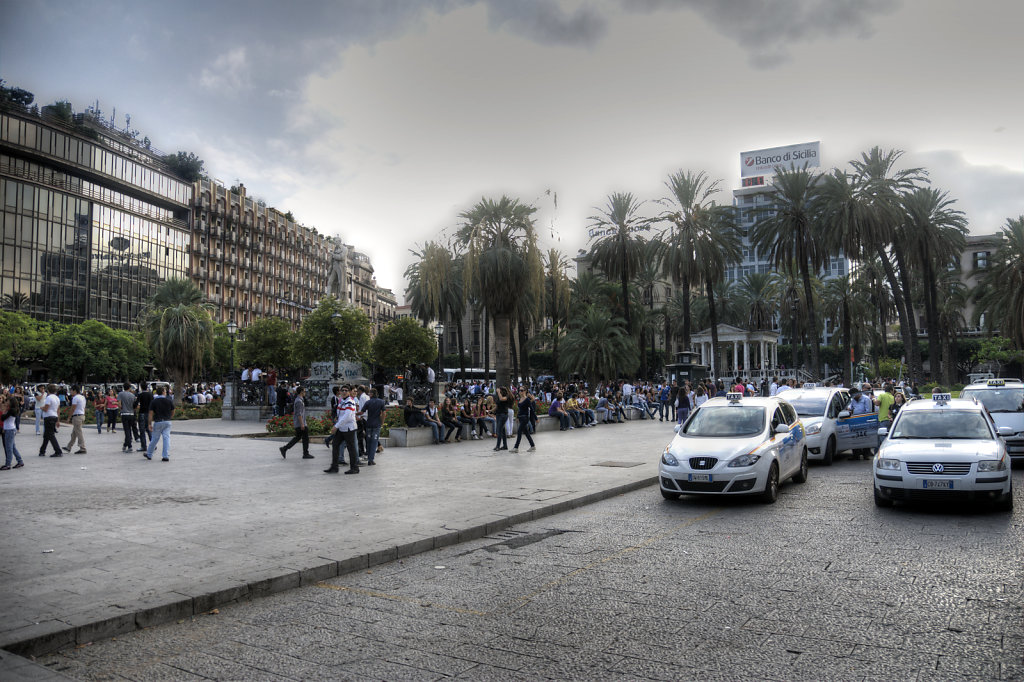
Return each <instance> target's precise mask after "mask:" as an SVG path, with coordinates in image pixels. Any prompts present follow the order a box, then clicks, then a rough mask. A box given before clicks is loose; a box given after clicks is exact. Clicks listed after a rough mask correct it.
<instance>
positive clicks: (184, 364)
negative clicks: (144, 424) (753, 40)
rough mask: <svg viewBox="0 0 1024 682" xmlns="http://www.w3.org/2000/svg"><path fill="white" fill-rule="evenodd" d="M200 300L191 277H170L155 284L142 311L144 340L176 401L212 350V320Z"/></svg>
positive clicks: (179, 398)
mask: <svg viewBox="0 0 1024 682" xmlns="http://www.w3.org/2000/svg"><path fill="white" fill-rule="evenodd" d="M202 301H203V292H202V291H200V289H199V287H198V286H196V285H195V283H194V282H192V280H191V279H186V278H182V279H178V278H171V279H168V280H165V281H164V282H162V283H161V284H160V285H159V286H157V288H156V290H155V291H154V292H153V296H152V297H151V298H150V300H149V303H148V305H147V307H146V309H145V310H144V311H143V327H144V329H145V331H146V342H147V343H148V344H149V346H150V348H152V350H153V355H154V357H155V358H156V360H157V362H158V363H159V364H160V367H161V368H162V369H163V371H164V372H165V373H166V374H167V378H168V379H170V380H171V381H173V382H174V385H175V390H174V395H175V400H178V401H180V400H181V397H182V395H184V391H185V384H186V383H188V382H189V381H190V380H191V379H192V377H193V376H195V375H197V374H198V373H199V372H200V371H201V369H202V367H203V358H204V357H206V356H207V353H210V354H211V355H212V352H213V320H212V318H211V317H210V311H209V309H208V306H207V305H205V304H204V303H203V302H202Z"/></svg>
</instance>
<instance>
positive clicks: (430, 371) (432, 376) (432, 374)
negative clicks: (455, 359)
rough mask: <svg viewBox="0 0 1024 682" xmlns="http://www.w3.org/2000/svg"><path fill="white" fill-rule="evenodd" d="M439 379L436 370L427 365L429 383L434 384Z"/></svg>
mask: <svg viewBox="0 0 1024 682" xmlns="http://www.w3.org/2000/svg"><path fill="white" fill-rule="evenodd" d="M435 379H437V374H436V373H435V372H434V368H433V367H431V366H430V365H427V383H428V384H432V383H434V380H435Z"/></svg>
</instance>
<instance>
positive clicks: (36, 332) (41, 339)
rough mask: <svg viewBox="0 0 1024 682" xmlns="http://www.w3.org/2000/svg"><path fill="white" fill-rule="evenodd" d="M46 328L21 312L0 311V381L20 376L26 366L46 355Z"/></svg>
mask: <svg viewBox="0 0 1024 682" xmlns="http://www.w3.org/2000/svg"><path fill="white" fill-rule="evenodd" d="M46 327H47V325H45V323H40V322H37V321H36V320H34V319H32V318H31V317H29V316H28V315H26V314H24V313H17V312H7V311H0V380H2V381H4V382H10V381H14V380H16V379H20V378H21V377H22V376H24V373H25V367H26V365H28V364H29V363H31V362H32V361H33V360H40V359H43V358H45V357H46V353H47V341H46V338H47V337H46V336H45V335H44V333H43V332H44V331H45V329H46Z"/></svg>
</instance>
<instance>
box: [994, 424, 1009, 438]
mask: <svg viewBox="0 0 1024 682" xmlns="http://www.w3.org/2000/svg"><path fill="white" fill-rule="evenodd" d="M996 431H997V432H998V433H999V437H1000V438H1006V437H1007V436H1012V435H1013V427H1010V426H1000V427H998V428H997V429H996Z"/></svg>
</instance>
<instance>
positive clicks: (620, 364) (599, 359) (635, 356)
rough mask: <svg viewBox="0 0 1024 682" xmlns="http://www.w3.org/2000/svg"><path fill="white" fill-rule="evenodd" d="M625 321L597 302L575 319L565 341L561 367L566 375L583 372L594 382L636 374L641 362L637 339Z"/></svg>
mask: <svg viewBox="0 0 1024 682" xmlns="http://www.w3.org/2000/svg"><path fill="white" fill-rule="evenodd" d="M624 324H625V323H624V321H623V320H622V319H620V318H612V316H611V314H610V313H609V312H608V311H607V310H602V309H600V308H597V307H595V306H591V307H590V308H588V309H587V310H586V311H585V312H584V313H583V314H582V315H580V316H579V317H577V318H576V319H574V320H573V321H572V322H571V323H570V326H569V331H568V333H566V335H565V339H564V340H563V341H562V349H561V353H560V355H559V364H560V367H559V369H560V370H561V372H562V374H563V375H569V374H574V373H576V374H580V375H582V376H584V377H586V378H587V379H588V380H590V381H591V383H594V382H596V381H597V380H598V379H600V378H602V377H603V378H605V379H613V378H615V377H617V376H618V375H619V374H632V372H633V371H634V370H636V368H637V365H639V364H640V355H639V353H638V351H637V347H636V342H635V340H634V339H633V337H632V336H631V335H629V334H628V333H627V332H626V329H625V327H624Z"/></svg>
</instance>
